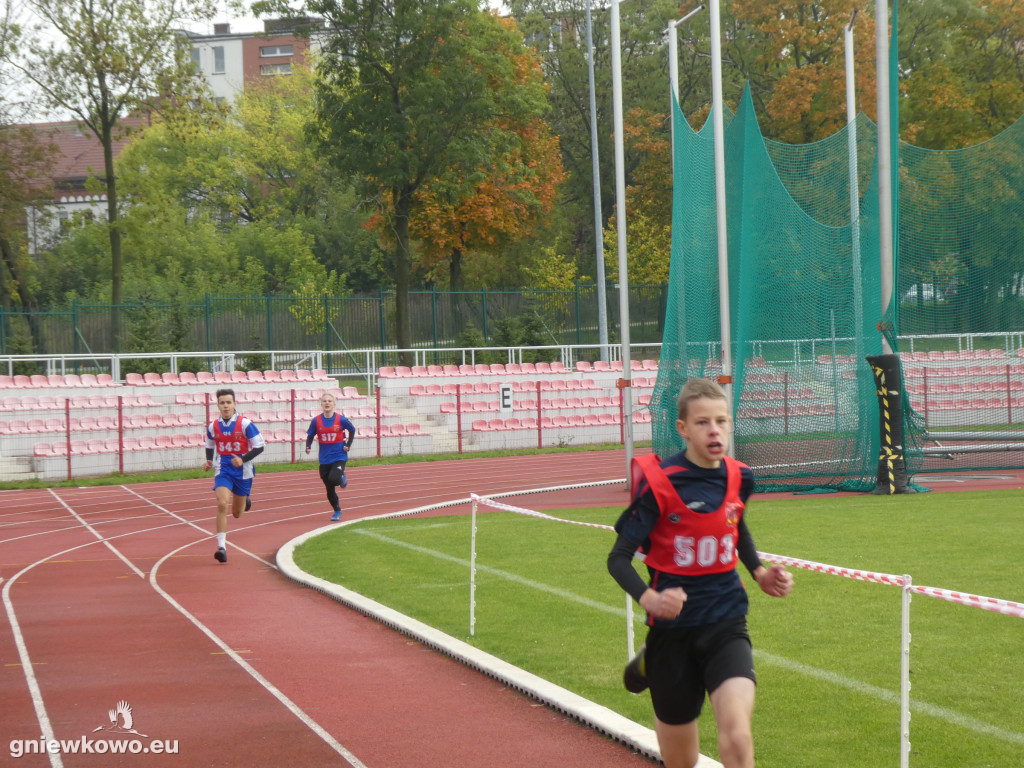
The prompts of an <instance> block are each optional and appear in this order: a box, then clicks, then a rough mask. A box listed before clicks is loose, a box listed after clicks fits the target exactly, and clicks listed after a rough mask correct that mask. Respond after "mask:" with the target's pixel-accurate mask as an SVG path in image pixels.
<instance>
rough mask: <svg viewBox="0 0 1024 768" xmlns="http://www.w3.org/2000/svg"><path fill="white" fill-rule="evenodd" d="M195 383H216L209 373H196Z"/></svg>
mask: <svg viewBox="0 0 1024 768" xmlns="http://www.w3.org/2000/svg"><path fill="white" fill-rule="evenodd" d="M196 381H197V382H198V383H199V384H213V383H215V382H216V381H217V379H216V377H215V376H214V375H213V374H212V373H210V372H209V371H198V372H197V373H196Z"/></svg>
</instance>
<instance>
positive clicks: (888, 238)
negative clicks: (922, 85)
mask: <svg viewBox="0 0 1024 768" xmlns="http://www.w3.org/2000/svg"><path fill="white" fill-rule="evenodd" d="M875 69H876V70H877V72H876V75H877V79H878V244H879V257H880V260H881V269H882V275H881V278H882V281H881V282H882V297H881V299H882V312H883V313H885V311H886V310H887V309H888V308H889V303H890V302H891V301H892V279H893V263H892V258H893V249H892V234H893V233H892V137H891V135H890V134H891V131H890V130H889V115H890V110H889V3H888V0H875ZM882 352H884V353H885V354H891V353H892V349H890V347H889V342H888V340H887V339H886V338H885V336H884V335H883V336H882Z"/></svg>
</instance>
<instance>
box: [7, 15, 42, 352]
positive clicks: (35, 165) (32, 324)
mask: <svg viewBox="0 0 1024 768" xmlns="http://www.w3.org/2000/svg"><path fill="white" fill-rule="evenodd" d="M20 36H21V25H20V24H19V23H18V19H17V13H16V8H15V5H14V3H10V2H8V3H5V4H4V10H3V15H2V16H0V308H2V309H3V310H4V318H3V322H4V328H3V329H2V332H3V334H4V336H5V337H7V338H9V337H10V336H11V335H12V333H11V332H12V329H11V328H10V326H9V323H10V320H9V317H8V313H9V312H10V310H11V307H12V298H13V297H14V296H15V295H17V297H18V299H19V302H20V304H21V306H22V307H23V308H25V309H26V310H28V311H29V312H30V313H34V312H35V311H37V310H38V309H39V307H38V304H37V301H36V296H35V292H34V291H33V285H32V280H31V278H30V276H29V273H30V271H31V262H30V260H29V258H28V254H27V250H28V249H27V247H26V246H27V244H26V239H25V234H26V231H25V224H26V221H25V219H26V216H25V211H26V210H27V209H34V211H35V212H36V213H37V214H38V215H40V216H42V211H41V205H42V203H43V201H45V200H46V199H47V198H48V197H49V193H50V168H51V165H52V159H53V154H54V147H53V144H52V143H51V142H50V140H49V137H48V136H47V135H46V134H45V133H41V132H38V131H35V130H33V129H32V128H31V127H30V126H27V125H23V124H22V123H23V121H25V120H26V119H27V117H28V116H29V115H30V114H31V104H30V103H27V102H26V101H25V100H24V95H22V97H19V96H18V95H17V88H16V87H15V85H16V83H15V79H16V78H15V76H14V75H15V73H14V72H13V71H12V69H11V68H10V66H9V62H10V59H11V57H12V56H13V55H14V54H15V53H16V51H17V46H18V43H19V38H20ZM28 318H29V322H28V326H29V332H30V334H31V336H32V341H33V347H34V348H35V349H37V350H42V348H43V347H42V343H43V340H42V333H41V331H40V328H39V323H38V319H37V317H36V315H35V314H29V315H28Z"/></svg>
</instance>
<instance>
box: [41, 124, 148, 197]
mask: <svg viewBox="0 0 1024 768" xmlns="http://www.w3.org/2000/svg"><path fill="white" fill-rule="evenodd" d="M121 124H122V126H123V127H127V128H131V129H132V130H133V131H134V129H136V128H139V127H140V126H144V125H146V124H147V121H146V120H145V119H142V118H127V119H125V120H123V121H122V122H121ZM28 127H30V128H32V129H33V130H35V131H37V132H38V133H39V134H41V135H40V140H42V141H49V142H52V143H53V144H54V145H56V147H57V156H56V159H55V161H54V163H53V182H54V185H55V187H57V188H58V189H64V190H67V189H68V188H81V187H82V186H83V185H84V184H85V180H86V179H87V178H89V177H90V176H96V177H98V178H103V177H104V173H103V146H102V145H101V144H100V141H99V139H97V138H96V136H95V135H94V134H93V133H92V131H90V130H89V129H88V128H86V127H84V126H80V124H79V123H77V122H75V121H68V122H57V123H32V124H31V125H29V126H28ZM115 136H118V137H119V138H115V139H114V157H115V158H116V157H117V156H118V155H119V154H120V153H121V150H122V149H124V147H125V146H126V145H127V144H128V142H129V141H130V140H131V138H132V135H128V136H121V134H120V132H118V133H116V134H115ZM57 194H59V193H57Z"/></svg>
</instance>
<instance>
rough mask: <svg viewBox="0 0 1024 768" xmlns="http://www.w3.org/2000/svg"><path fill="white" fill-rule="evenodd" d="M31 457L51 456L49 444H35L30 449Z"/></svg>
mask: <svg viewBox="0 0 1024 768" xmlns="http://www.w3.org/2000/svg"><path fill="white" fill-rule="evenodd" d="M32 455H33V456H39V457H45V456H53V455H54V453H53V446H51V445H50V444H49V443H36V444H35V445H34V446H33V447H32Z"/></svg>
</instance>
